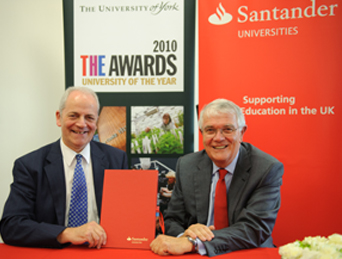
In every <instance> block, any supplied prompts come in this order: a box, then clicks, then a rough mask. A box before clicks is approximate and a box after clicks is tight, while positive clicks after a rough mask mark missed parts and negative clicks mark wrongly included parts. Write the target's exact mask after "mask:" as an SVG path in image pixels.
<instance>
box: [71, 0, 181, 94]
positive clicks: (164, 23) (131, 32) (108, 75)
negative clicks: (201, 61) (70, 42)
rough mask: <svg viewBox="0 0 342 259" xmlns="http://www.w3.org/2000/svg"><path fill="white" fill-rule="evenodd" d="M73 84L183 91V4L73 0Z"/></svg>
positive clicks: (116, 89)
mask: <svg viewBox="0 0 342 259" xmlns="http://www.w3.org/2000/svg"><path fill="white" fill-rule="evenodd" d="M74 83H75V85H83V86H87V87H89V88H91V89H93V90H94V91H96V92H183V91H184V0H172V1H150V0H116V1H112V0H74Z"/></svg>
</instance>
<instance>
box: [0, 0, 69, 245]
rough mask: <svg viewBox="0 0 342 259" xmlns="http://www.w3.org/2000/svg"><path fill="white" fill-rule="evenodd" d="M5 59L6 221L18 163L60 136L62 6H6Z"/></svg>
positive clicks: (0, 28)
mask: <svg viewBox="0 0 342 259" xmlns="http://www.w3.org/2000/svg"><path fill="white" fill-rule="evenodd" d="M0 57H1V62H0V98H1V101H0V118H1V124H0V125H1V130H0V143H1V149H0V179H1V180H0V215H2V211H3V206H4V203H5V201H6V199H7V196H8V193H9V186H10V183H11V182H12V166H13V162H14V160H15V159H16V158H17V157H19V156H21V155H24V154H26V153H28V152H29V151H32V150H34V149H36V148H38V147H40V146H42V145H44V144H47V143H50V142H52V141H55V140H57V139H58V138H59V136H60V129H59V128H58V127H57V126H56V123H55V111H56V110H57V109H58V104H59V98H60V96H61V95H62V93H63V91H64V89H65V83H64V82H65V81H64V37H63V12H62V0H49V1H46V0H10V1H5V0H0ZM0 241H1V239H0Z"/></svg>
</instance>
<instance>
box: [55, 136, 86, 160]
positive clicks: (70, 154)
mask: <svg viewBox="0 0 342 259" xmlns="http://www.w3.org/2000/svg"><path fill="white" fill-rule="evenodd" d="M60 144H61V151H62V155H63V158H64V161H65V163H66V164H67V165H68V166H70V165H71V163H72V161H73V160H74V159H75V156H76V155H77V154H81V155H82V156H83V158H84V159H85V161H86V162H87V163H88V164H89V162H90V144H89V143H88V144H87V145H86V146H85V147H84V149H83V150H82V151H81V152H80V153H76V152H75V151H74V150H72V149H71V148H69V147H67V146H66V145H65V144H64V142H63V140H62V138H61V139H60Z"/></svg>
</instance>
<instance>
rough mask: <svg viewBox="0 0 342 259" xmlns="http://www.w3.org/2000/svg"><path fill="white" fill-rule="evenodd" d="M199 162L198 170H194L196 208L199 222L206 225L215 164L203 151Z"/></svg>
mask: <svg viewBox="0 0 342 259" xmlns="http://www.w3.org/2000/svg"><path fill="white" fill-rule="evenodd" d="M199 161H200V162H199V163H198V166H197V168H196V169H195V170H194V185H195V188H194V189H195V200H196V204H195V206H196V215H197V217H198V218H197V221H198V222H200V223H203V224H206V223H207V219H208V211H209V194H210V185H211V172H212V170H213V164H212V162H211V160H210V159H209V157H208V155H207V154H206V153H205V152H204V151H202V155H201V158H200V160H199Z"/></svg>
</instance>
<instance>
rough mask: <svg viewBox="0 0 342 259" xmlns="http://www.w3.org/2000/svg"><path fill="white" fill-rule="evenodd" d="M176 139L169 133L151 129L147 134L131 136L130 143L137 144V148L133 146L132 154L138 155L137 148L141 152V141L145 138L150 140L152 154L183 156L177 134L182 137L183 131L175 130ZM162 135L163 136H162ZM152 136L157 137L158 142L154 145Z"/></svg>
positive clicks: (180, 129)
mask: <svg viewBox="0 0 342 259" xmlns="http://www.w3.org/2000/svg"><path fill="white" fill-rule="evenodd" d="M175 132H176V135H177V137H176V136H175V135H174V134H173V133H172V132H171V131H167V132H165V131H163V130H162V129H159V128H153V129H152V130H150V131H149V132H145V131H143V132H142V133H141V134H140V135H138V136H134V135H132V143H134V142H135V140H136V141H137V142H138V147H136V146H135V145H134V152H135V153H138V152H137V150H138V148H139V149H140V151H141V152H143V145H142V143H143V139H144V138H145V137H146V136H147V137H148V138H149V139H150V140H151V148H152V153H154V154H183V144H182V143H181V141H180V139H179V136H178V134H179V133H178V132H181V134H182V135H183V129H182V128H178V129H176V130H175ZM163 133H164V134H163ZM152 135H156V136H157V137H158V142H157V143H156V145H155V144H154V141H153V138H152Z"/></svg>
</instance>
